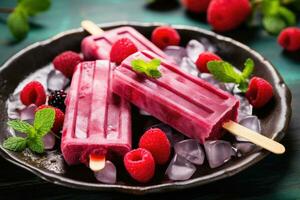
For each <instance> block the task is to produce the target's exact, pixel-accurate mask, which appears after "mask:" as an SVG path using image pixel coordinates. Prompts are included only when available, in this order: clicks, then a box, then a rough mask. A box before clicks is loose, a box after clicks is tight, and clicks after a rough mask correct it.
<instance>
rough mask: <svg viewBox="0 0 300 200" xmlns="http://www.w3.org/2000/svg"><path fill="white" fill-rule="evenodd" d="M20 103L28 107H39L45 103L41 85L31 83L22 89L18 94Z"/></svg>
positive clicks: (44, 94)
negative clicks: (31, 105)
mask: <svg viewBox="0 0 300 200" xmlns="http://www.w3.org/2000/svg"><path fill="white" fill-rule="evenodd" d="M20 100H21V102H22V103H23V104H24V105H26V106H29V105H30V104H35V105H36V106H40V105H42V104H44V103H45V102H46V92H45V89H44V87H43V85H42V84H41V83H40V82H38V81H31V82H29V83H28V84H27V85H25V87H24V88H23V89H22V91H21V93H20Z"/></svg>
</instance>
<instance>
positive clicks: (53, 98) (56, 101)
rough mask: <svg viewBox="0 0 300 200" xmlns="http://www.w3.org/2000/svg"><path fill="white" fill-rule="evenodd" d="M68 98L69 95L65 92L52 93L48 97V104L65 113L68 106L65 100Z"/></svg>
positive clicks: (56, 91)
mask: <svg viewBox="0 0 300 200" xmlns="http://www.w3.org/2000/svg"><path fill="white" fill-rule="evenodd" d="M66 97H67V93H65V91H63V90H55V91H52V92H51V94H50V95H49V97H48V104H49V105H50V106H53V107H56V108H59V109H60V110H61V111H63V112H65V109H66V105H65V99H66Z"/></svg>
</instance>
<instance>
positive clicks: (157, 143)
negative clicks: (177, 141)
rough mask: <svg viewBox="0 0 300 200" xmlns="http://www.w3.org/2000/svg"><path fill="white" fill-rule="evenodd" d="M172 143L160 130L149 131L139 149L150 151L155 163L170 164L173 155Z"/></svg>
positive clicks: (142, 138)
mask: <svg viewBox="0 0 300 200" xmlns="http://www.w3.org/2000/svg"><path fill="white" fill-rule="evenodd" d="M170 146H171V145H170V142H169V140H168V138H167V136H166V134H165V133H164V132H163V131H162V130H160V129H159V128H152V129H149V130H147V131H146V132H145V133H144V135H143V136H142V137H141V139H140V142H139V147H140V148H144V149H147V150H148V151H150V152H151V153H152V155H153V157H154V160H155V163H157V164H159V165H162V164H165V163H166V162H168V160H169V158H170V153H171V147H170Z"/></svg>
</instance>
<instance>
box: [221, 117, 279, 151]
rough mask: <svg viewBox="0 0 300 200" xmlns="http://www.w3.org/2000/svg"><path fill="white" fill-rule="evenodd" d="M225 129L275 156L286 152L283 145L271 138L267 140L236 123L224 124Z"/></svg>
mask: <svg viewBox="0 0 300 200" xmlns="http://www.w3.org/2000/svg"><path fill="white" fill-rule="evenodd" d="M223 128H225V129H226V130H228V131H229V132H230V133H232V134H234V135H237V136H240V137H243V138H245V139H247V140H249V141H250V142H252V143H254V144H256V145H258V146H260V147H262V148H264V149H267V150H269V151H271V152H273V153H275V154H283V153H284V152H285V147H284V146H283V145H282V144H280V143H278V142H276V141H274V140H272V139H270V138H267V137H265V136H263V135H261V134H259V133H257V132H255V131H253V130H251V129H248V128H246V127H244V126H242V125H240V124H238V123H236V122H234V121H229V122H226V123H224V124H223Z"/></svg>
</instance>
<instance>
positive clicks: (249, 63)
mask: <svg viewBox="0 0 300 200" xmlns="http://www.w3.org/2000/svg"><path fill="white" fill-rule="evenodd" d="M244 66H245V68H244V69H243V72H242V76H243V78H244V79H247V78H249V76H250V75H251V74H252V72H253V70H254V62H253V60H252V59H251V58H248V59H247V60H246V61H245V63H244Z"/></svg>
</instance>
